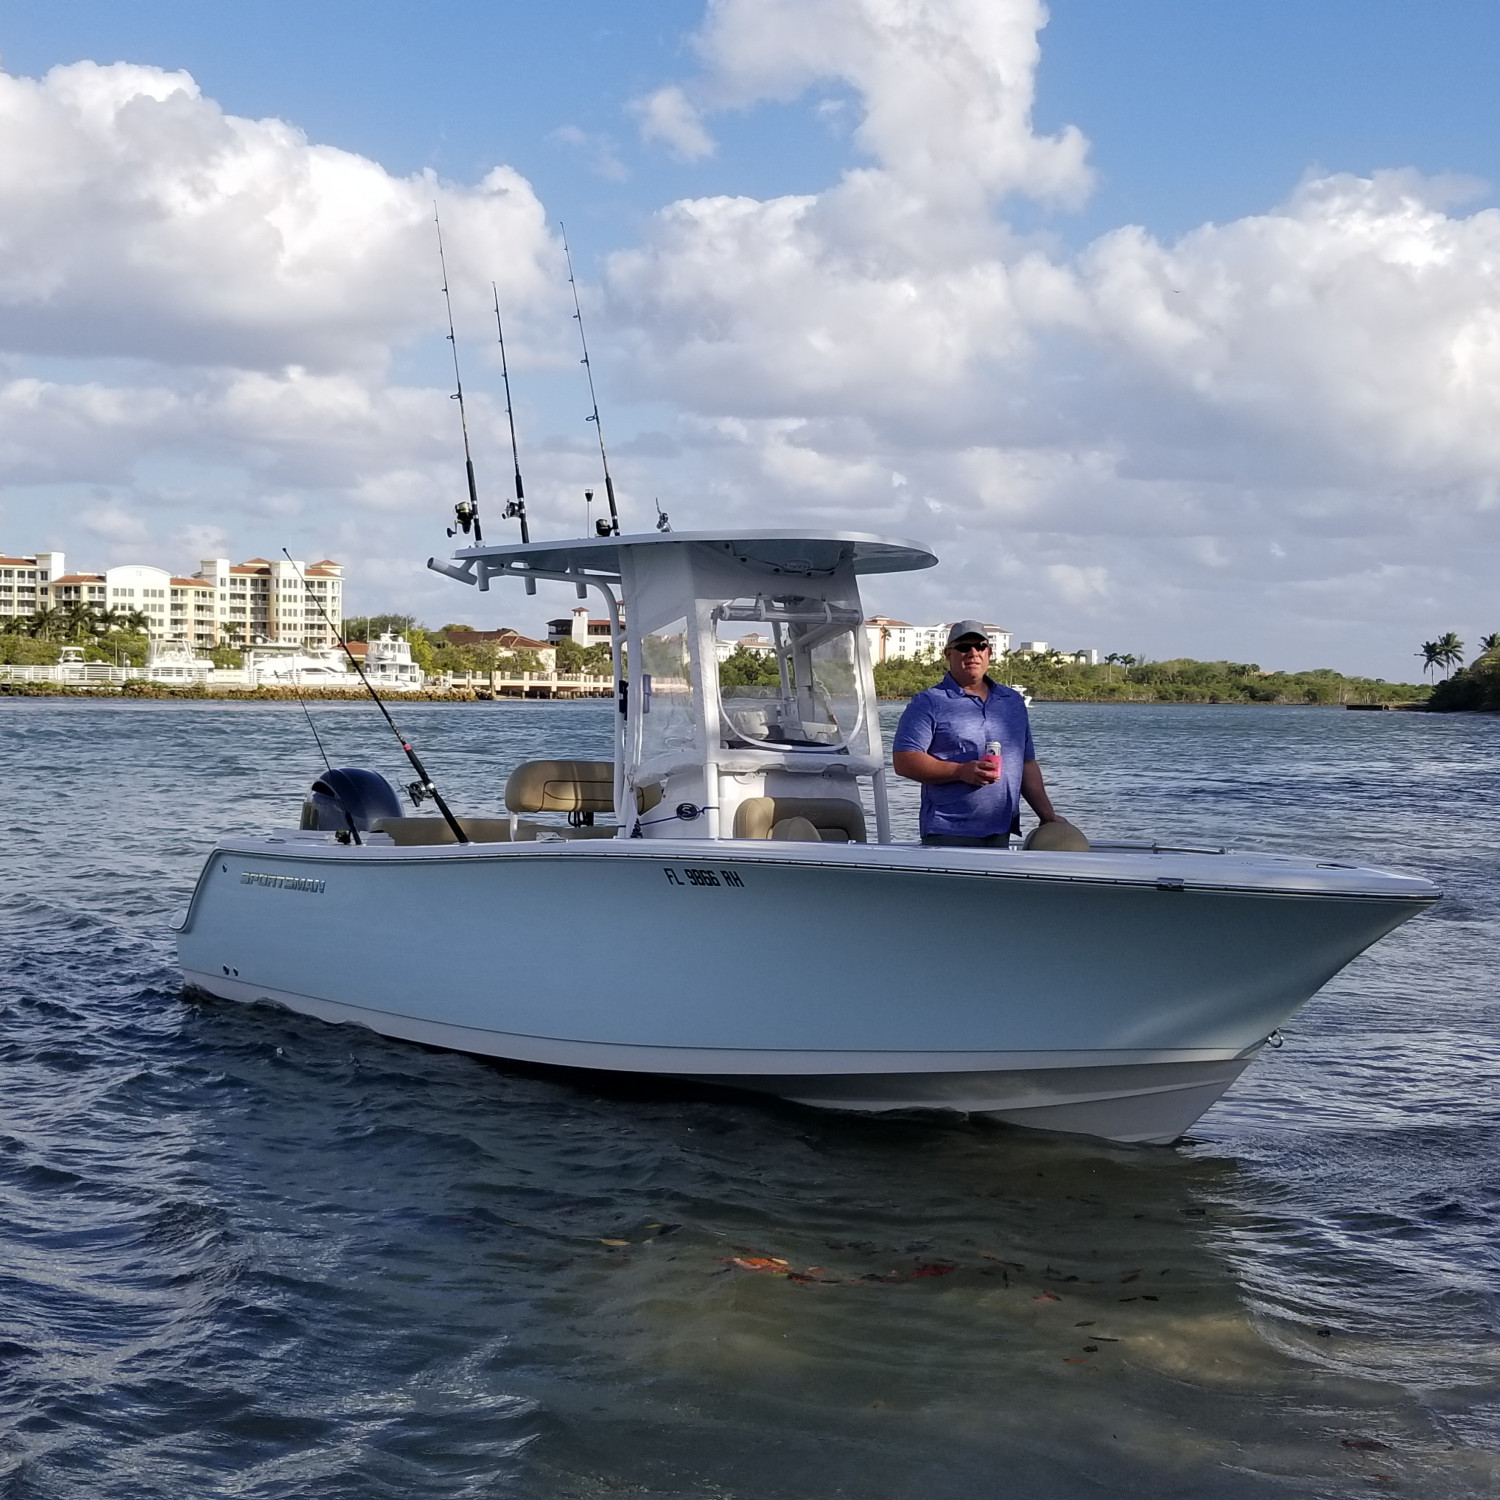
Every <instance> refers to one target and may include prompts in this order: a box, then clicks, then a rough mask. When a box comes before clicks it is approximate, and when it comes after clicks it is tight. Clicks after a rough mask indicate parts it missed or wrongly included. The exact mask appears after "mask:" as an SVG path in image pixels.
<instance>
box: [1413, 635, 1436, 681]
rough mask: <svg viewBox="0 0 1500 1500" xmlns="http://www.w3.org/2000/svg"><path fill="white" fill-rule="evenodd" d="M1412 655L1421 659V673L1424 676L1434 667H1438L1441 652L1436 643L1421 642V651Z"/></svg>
mask: <svg viewBox="0 0 1500 1500" xmlns="http://www.w3.org/2000/svg"><path fill="white" fill-rule="evenodd" d="M1413 654H1414V655H1417V656H1420V657H1421V658H1422V673H1423V675H1424V676H1425V675H1426V674H1427V673H1428V672H1430V671H1432V669H1433V668H1434V667H1435V666H1437V665H1438V659H1439V657H1440V655H1441V651H1440V649H1439V647H1438V643H1437V642H1436V641H1423V642H1422V649H1421V650H1420V651H1417V652H1415V653H1413Z"/></svg>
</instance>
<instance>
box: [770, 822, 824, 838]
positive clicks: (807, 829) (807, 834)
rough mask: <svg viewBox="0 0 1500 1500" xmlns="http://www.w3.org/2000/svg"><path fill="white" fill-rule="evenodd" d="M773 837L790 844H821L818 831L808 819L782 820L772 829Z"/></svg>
mask: <svg viewBox="0 0 1500 1500" xmlns="http://www.w3.org/2000/svg"><path fill="white" fill-rule="evenodd" d="M771 837H772V838H773V839H777V840H779V841H781V842H783V843H788V844H816V843H819V842H821V838H820V835H819V833H818V830H817V829H816V828H814V827H813V825H812V824H811V823H809V822H808V821H807V819H806V818H780V819H778V820H777V822H776V823H775V824H774V825H773V826H772V828H771Z"/></svg>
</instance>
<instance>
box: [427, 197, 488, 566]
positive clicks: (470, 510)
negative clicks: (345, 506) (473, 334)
mask: <svg viewBox="0 0 1500 1500" xmlns="http://www.w3.org/2000/svg"><path fill="white" fill-rule="evenodd" d="M432 222H433V223H434V224H435V225H436V226H437V242H438V264H439V265H440V266H441V267H442V268H443V302H444V303H445V304H446V305H447V308H448V342H449V343H450V344H452V345H453V384H454V387H455V389H454V392H453V396H452V398H451V399H452V400H454V401H457V402H458V424H459V426H460V427H461V428H462V429H463V434H464V470H465V472H466V473H467V474H468V476H469V498H468V499H467V500H460V501H459V502H458V504H457V505H455V506H454V507H453V514H454V516H455V517H456V518H457V520H458V524H459V526H460V527H461V528H462V530H463V533H464V535H465V536H467V535H468V534H469V527H470V526H472V527H473V528H474V542H475V545H476V546H481V545H483V543H484V536H483V534H482V533H481V531H480V529H479V491H478V490H476V489H475V488H474V459H473V456H472V455H471V454H470V452H469V417H468V413H467V412H466V411H465V410H464V380H463V376H462V375H460V374H459V373H458V335H457V334H456V333H455V332H454V330H453V298H452V297H451V296H449V295H448V258H447V256H445V255H444V254H443V221H442V220H441V219H440V218H439V217H438V206H437V204H436V203H434V204H433V205H432ZM448 535H449V536H452V535H453V528H452V527H451V526H450V527H449V528H448Z"/></svg>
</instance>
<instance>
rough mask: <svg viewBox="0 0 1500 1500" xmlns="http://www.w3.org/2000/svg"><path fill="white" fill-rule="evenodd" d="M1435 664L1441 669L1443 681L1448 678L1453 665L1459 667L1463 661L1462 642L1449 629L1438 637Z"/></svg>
mask: <svg viewBox="0 0 1500 1500" xmlns="http://www.w3.org/2000/svg"><path fill="white" fill-rule="evenodd" d="M1435 644H1436V646H1437V664H1438V665H1439V666H1440V667H1441V668H1442V669H1443V681H1444V682H1446V681H1447V680H1448V675H1449V673H1451V672H1452V671H1453V669H1454V667H1461V666H1462V665H1463V661H1464V643H1463V642H1462V641H1461V640H1459V638H1458V637H1457V636H1456V635H1454V633H1453V632H1452V631H1451V630H1450V631H1448V632H1447V633H1446V634H1445V635H1441V636H1439V637H1438V639H1437V641H1436V643H1435Z"/></svg>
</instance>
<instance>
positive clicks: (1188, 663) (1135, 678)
mask: <svg viewBox="0 0 1500 1500" xmlns="http://www.w3.org/2000/svg"><path fill="white" fill-rule="evenodd" d="M946 670H947V669H946V667H945V665H944V663H943V661H942V660H941V658H938V657H916V658H910V659H908V658H901V659H898V660H895V661H887V662H881V663H880V664H879V665H878V666H876V668H875V689H876V691H877V692H878V693H879V694H880V696H881V697H882V698H910V697H911V696H912V694H913V693H919V692H921V691H922V689H923V688H928V687H931V686H932V685H933V684H934V683H935V682H940V681H941V680H942V677H943V673H944V672H945V671H946ZM990 676H991V677H992V678H994V679H995V680H996V681H998V682H1007V683H1011V684H1014V685H1016V686H1020V687H1024V688H1026V689H1027V690H1028V691H1029V692H1030V693H1031V694H1032V696H1033V697H1036V698H1043V699H1045V698H1055V699H1069V700H1075V701H1076V700H1082V701H1086V702H1104V703H1109V702H1118V703H1419V702H1421V701H1422V700H1423V699H1425V697H1426V696H1427V689H1426V688H1425V687H1423V686H1421V685H1420V684H1417V683H1405V682H1386V681H1384V680H1383V679H1381V678H1374V679H1371V678H1368V677H1345V676H1344V675H1343V674H1342V673H1341V672H1335V671H1333V670H1332V669H1331V668H1328V667H1319V668H1317V669H1315V670H1313V671H1310V672H1264V671H1262V670H1261V668H1260V667H1258V666H1257V665H1256V664H1255V663H1254V662H1233V661H1194V660H1192V659H1191V658H1190V657H1176V658H1174V659H1173V660H1171V661H1144V660H1141V659H1139V658H1137V657H1134V656H1129V655H1118V654H1116V653H1114V652H1111V653H1110V655H1109V656H1108V657H1107V658H1106V659H1105V660H1104V661H1103V662H1101V663H1100V664H1099V665H1098V666H1097V667H1093V666H1087V665H1084V664H1083V663H1081V662H1075V661H1073V660H1072V659H1071V658H1070V657H1066V656H1063V655H1062V654H1061V653H1060V652H1056V651H1049V652H1047V653H1046V654H1045V655H1042V656H1006V657H1002V658H1001V659H1000V660H998V661H997V662H995V664H994V665H993V666H992V667H991V668H990Z"/></svg>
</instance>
